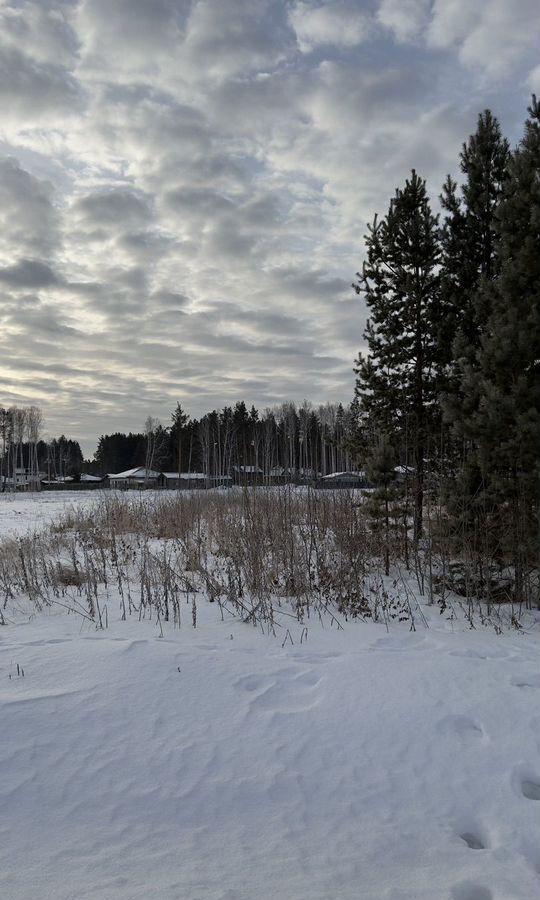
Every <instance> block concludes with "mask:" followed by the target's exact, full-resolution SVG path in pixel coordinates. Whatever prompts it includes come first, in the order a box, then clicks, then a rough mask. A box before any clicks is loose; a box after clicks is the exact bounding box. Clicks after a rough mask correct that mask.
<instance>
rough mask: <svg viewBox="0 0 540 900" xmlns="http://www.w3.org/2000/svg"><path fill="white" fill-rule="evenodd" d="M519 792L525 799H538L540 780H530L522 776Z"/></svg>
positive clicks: (539, 795)
mask: <svg viewBox="0 0 540 900" xmlns="http://www.w3.org/2000/svg"><path fill="white" fill-rule="evenodd" d="M521 793H522V794H523V796H524V797H526V798H527V800H540V781H531V779H529V778H523V779H522V781H521Z"/></svg>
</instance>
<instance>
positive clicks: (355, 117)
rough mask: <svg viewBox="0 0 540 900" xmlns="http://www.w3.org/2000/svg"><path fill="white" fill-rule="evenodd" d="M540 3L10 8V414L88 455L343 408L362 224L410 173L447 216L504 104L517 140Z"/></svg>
mask: <svg viewBox="0 0 540 900" xmlns="http://www.w3.org/2000/svg"><path fill="white" fill-rule="evenodd" d="M533 2H534V0H523V3H521V4H518V6H519V9H516V10H514V12H515V15H514V14H512V21H511V22H509V20H508V13H507V12H506V11H505V8H504V0H486V2H485V3H481V2H480V0H455V2H453V3H451V4H450V3H443V2H442V0H441V2H438V0H435V2H429V3H428V2H427V0H400V2H397V0H373V2H370V3H369V4H360V3H358V2H357V0H290V2H289V0H192V2H188V0H186V2H183V0H117V2H113V3H111V2H110V0H86V2H82V0H81V2H65V3H64V2H62V3H61V2H58V0H20V2H19V0H17V2H15V0H12V2H10V3H9V4H6V3H4V4H3V5H2V10H1V12H0V15H1V14H3V13H4V12H6V15H7V16H8V19H9V21H8V25H7V28H6V29H4V31H3V32H2V33H1V34H0V45H1V46H2V50H1V53H2V54H3V55H2V60H3V62H2V61H0V77H1V76H2V73H5V74H6V76H9V78H8V79H6V78H3V79H2V83H1V84H0V94H2V91H4V96H3V110H4V114H3V120H2V121H3V124H4V125H5V133H4V135H3V139H4V144H3V145H2V148H3V149H5V150H6V152H7V154H9V155H10V156H11V157H13V158H15V160H17V161H14V159H11V160H5V159H4V160H0V282H1V284H2V294H3V297H4V300H3V304H2V315H3V326H2V329H1V330H0V345H1V348H2V358H3V359H4V361H5V365H8V362H7V361H9V360H10V359H17V358H19V357H20V359H23V360H25V366H24V367H23V368H21V367H17V366H14V367H13V369H12V379H11V380H12V388H11V390H12V391H13V393H15V394H16V389H17V385H19V386H20V387H21V391H22V392H23V396H24V397H26V398H28V397H29V396H32V395H35V398H36V401H37V402H39V400H40V399H41V398H45V400H44V403H43V405H44V407H45V415H46V422H47V428H48V429H49V430H50V431H52V432H54V431H60V430H64V429H65V428H66V427H67V425H66V423H73V424H74V427H75V425H76V426H77V427H81V429H82V433H81V434H80V435H79V436H81V437H84V436H87V437H88V438H89V437H90V436H95V435H96V433H99V432H100V431H111V430H115V429H116V428H123V427H126V428H129V427H140V425H141V423H142V422H143V421H144V418H145V416H146V415H147V414H148V413H149V412H152V413H153V414H155V415H158V416H160V417H161V418H162V419H163V420H164V421H165V420H168V416H169V413H170V409H171V408H172V407H173V406H174V402H175V401H176V399H177V398H178V397H179V396H180V397H182V401H183V403H184V404H185V405H186V406H187V407H188V408H189V409H190V411H191V412H192V414H194V415H197V414H200V413H202V412H204V411H205V410H206V409H207V408H209V407H211V406H220V405H222V404H223V403H225V402H229V403H231V402H234V401H235V400H237V399H239V397H240V396H244V397H245V399H246V401H248V402H251V401H253V402H255V403H259V404H261V403H264V404H270V403H273V402H278V401H280V400H284V399H286V398H287V397H289V398H290V397H297V398H298V397H302V396H307V397H311V399H313V400H323V401H324V400H326V399H328V400H337V399H340V400H343V401H347V400H348V399H349V398H350V397H351V396H352V388H353V373H352V363H353V359H354V357H355V356H356V353H357V352H358V349H359V347H360V346H361V345H362V331H363V327H364V321H365V309H364V308H363V305H362V301H361V299H359V298H357V297H356V296H355V295H354V294H353V292H352V289H351V287H350V283H351V281H352V280H353V279H354V272H355V271H356V270H357V269H358V268H359V267H360V266H361V262H362V254H363V234H364V233H365V228H366V223H367V222H369V221H370V220H371V219H372V217H373V214H374V213H375V212H377V211H378V212H380V213H384V211H385V210H386V208H387V206H388V202H389V199H390V197H391V196H392V195H393V193H394V189H395V187H396V186H397V185H399V184H401V183H402V182H403V179H404V178H405V177H406V176H407V174H408V172H409V170H410V167H411V166H412V165H414V166H415V167H416V168H417V169H418V170H419V171H420V172H421V174H422V175H423V176H424V177H427V178H428V188H430V190H431V192H432V195H433V197H434V198H436V196H437V194H438V192H439V189H440V184H441V183H442V180H443V178H444V176H445V174H446V172H447V171H453V172H456V169H457V166H458V153H459V150H460V147H461V143H462V141H463V140H465V139H466V137H467V135H468V134H469V133H470V132H471V131H473V130H474V127H475V120H476V115H477V113H478V111H479V110H480V109H482V108H484V107H485V106H488V105H491V106H493V108H494V112H495V113H496V114H500V116H501V118H502V124H503V128H504V129H505V130H506V131H507V133H508V134H509V137H510V139H511V140H512V141H515V140H516V138H517V137H518V135H519V133H520V132H521V127H522V121H523V118H524V114H525V105H526V101H527V97H526V96H525V91H526V88H525V87H524V85H525V83H526V79H527V78H528V77H530V78H531V79H533V78H535V77H536V76H535V75H534V69H535V67H537V65H538V60H537V54H536V53H535V50H534V49H532V43H531V41H532V38H531V35H532V33H533V29H531V28H530V24H528V23H527V18H528V17H529V16H530V14H531V4H532V3H533ZM0 5H1V4H0ZM514 6H515V4H514ZM510 9H512V8H511V7H510ZM361 14H362V15H361ZM346 20H347V27H345V26H343V27H342V26H341V23H342V22H345V21H346ZM366 35H367V36H368V37H367V39H366ZM120 48H121V52H120ZM490 57H491V58H490ZM497 61H498V62H497ZM499 63H500V65H499ZM6 65H7V66H8V69H9V71H7V70H6V68H5V66H6ZM2 66H4V68H2ZM471 73H472V74H471ZM478 73H479V74H478ZM501 73H505V74H504V75H502V74H501ZM492 76H493V77H492ZM471 79H473V80H472V81H471ZM491 82H492V83H491ZM520 105H522V107H523V109H522V110H521V107H520ZM518 108H520V112H519V114H518V113H517V112H516V110H517V109H518ZM44 297H46V301H47V302H46V303H44V302H43V298H44ZM34 363H35V365H34ZM72 370H73V371H72ZM55 379H56V382H58V383H59V382H61V390H60V388H57V387H56V385H55ZM23 381H24V385H25V387H24V390H23V387H22V385H23ZM53 389H55V390H57V394H56V395H55V397H54V402H50V403H47V401H46V398H47V396H48V395H49V394H52V390H53ZM13 393H11V394H9V392H8V388H7V387H6V388H5V390H4V391H3V396H4V397H6V396H13ZM74 436H77V435H74Z"/></svg>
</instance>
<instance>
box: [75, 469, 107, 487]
mask: <svg viewBox="0 0 540 900" xmlns="http://www.w3.org/2000/svg"><path fill="white" fill-rule="evenodd" d="M107 478H108V476H107V475H87V474H86V472H82V473H81V479H80V481H81V484H88V485H92V484H102V483H103V482H104V481H106V480H107Z"/></svg>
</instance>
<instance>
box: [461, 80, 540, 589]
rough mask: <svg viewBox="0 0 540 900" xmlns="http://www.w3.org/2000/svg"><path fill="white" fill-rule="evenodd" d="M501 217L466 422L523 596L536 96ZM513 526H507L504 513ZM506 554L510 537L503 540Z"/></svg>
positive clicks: (534, 434) (536, 425) (533, 328)
mask: <svg viewBox="0 0 540 900" xmlns="http://www.w3.org/2000/svg"><path fill="white" fill-rule="evenodd" d="M529 114H530V117H529V119H528V120H527V122H526V125H525V134H524V137H523V139H522V141H521V143H520V145H519V147H518V149H517V151H516V152H515V154H514V157H513V159H512V162H511V164H510V169H509V179H508V181H507V183H506V185H505V189H504V192H503V198H502V201H501V204H500V208H499V211H498V233H499V239H500V272H499V275H498V278H497V279H496V281H495V282H491V283H490V282H485V283H484V285H483V287H482V289H481V291H480V294H481V296H480V305H481V304H482V302H483V303H484V304H485V305H489V307H490V309H491V312H490V316H489V319H488V323H487V327H486V330H485V333H484V334H483V336H482V339H481V345H480V349H479V352H478V354H477V357H476V359H475V363H474V366H472V365H470V366H468V367H467V368H466V370H465V372H464V384H465V386H467V385H468V384H470V383H471V382H472V381H473V380H476V381H477V383H478V390H479V394H480V397H479V403H478V405H477V407H476V408H475V409H474V410H473V411H472V415H471V416H470V418H469V419H468V420H467V421H466V422H465V423H464V427H465V434H466V435H467V436H468V437H470V438H471V440H472V441H473V442H474V443H475V445H476V446H477V448H478V461H479V465H480V469H481V472H482V478H483V485H484V493H485V495H486V496H487V497H488V498H489V500H490V501H491V505H492V508H493V509H497V510H498V516H499V521H500V524H501V526H502V525H503V524H505V525H506V526H507V527H508V530H509V536H510V551H511V556H512V562H513V566H514V570H515V577H516V594H517V596H518V599H519V600H522V599H523V598H524V591H525V585H524V574H525V572H526V570H527V566H528V565H531V564H534V561H535V554H536V553H537V552H538V546H539V544H538V540H539V534H538V528H537V523H538V518H537V517H538V515H539V493H540V104H539V103H538V102H537V100H536V98H535V97H533V102H532V105H531V107H530V109H529ZM505 513H506V514H507V516H508V521H507V522H504V514H505ZM501 543H502V545H503V546H502V550H503V551H504V550H505V549H506V548H505V546H504V535H502V536H501Z"/></svg>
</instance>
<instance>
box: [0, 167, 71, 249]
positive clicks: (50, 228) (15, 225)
mask: <svg viewBox="0 0 540 900" xmlns="http://www.w3.org/2000/svg"><path fill="white" fill-rule="evenodd" d="M54 196H55V195H54V188H53V186H52V184H51V183H50V182H47V181H43V180H41V179H38V178H35V177H34V176H33V175H31V174H30V173H29V172H27V171H26V170H25V169H23V168H22V167H21V165H20V164H19V163H18V162H17V160H16V159H13V158H12V157H7V158H6V157H5V158H3V159H2V158H0V247H2V246H4V247H6V249H8V250H9V251H10V252H13V249H15V251H18V252H21V250H22V251H26V252H27V253H38V254H46V253H47V254H52V253H54V252H55V250H56V248H57V246H58V241H59V237H58V229H59V214H58V210H57V209H56V208H55V206H54Z"/></svg>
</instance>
